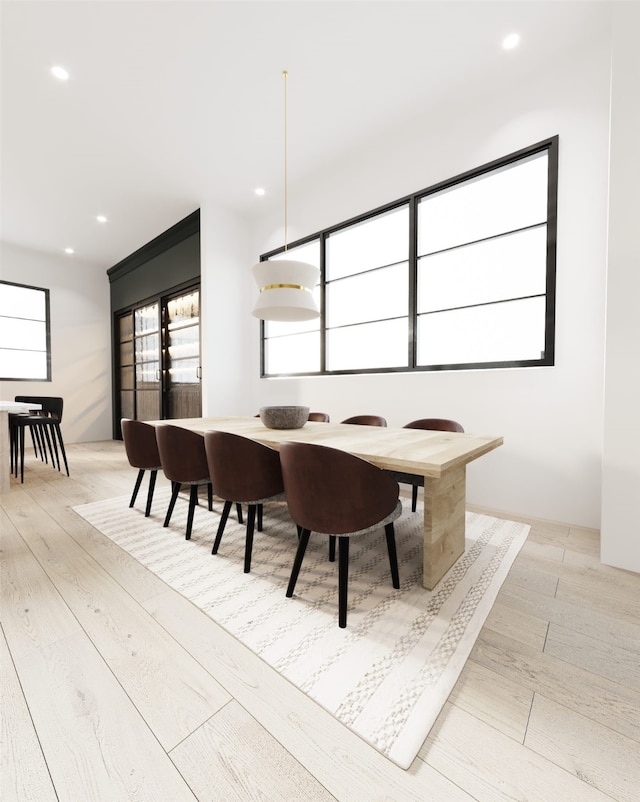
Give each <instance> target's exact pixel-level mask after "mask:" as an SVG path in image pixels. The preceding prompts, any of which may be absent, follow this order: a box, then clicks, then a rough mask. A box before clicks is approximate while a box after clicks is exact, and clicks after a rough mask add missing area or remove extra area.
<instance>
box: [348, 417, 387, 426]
mask: <svg viewBox="0 0 640 802" xmlns="http://www.w3.org/2000/svg"><path fill="white" fill-rule="evenodd" d="M340 422H341V423H356V424H358V425H359V426H386V425H387V421H386V419H385V418H383V417H382V415H353V416H352V417H351V418H345V419H344V420H343V421H340Z"/></svg>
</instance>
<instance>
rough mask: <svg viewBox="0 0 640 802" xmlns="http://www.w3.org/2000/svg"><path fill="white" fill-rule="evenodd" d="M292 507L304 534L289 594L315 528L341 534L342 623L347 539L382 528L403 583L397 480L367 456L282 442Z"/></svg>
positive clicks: (342, 622) (342, 619) (343, 620)
mask: <svg viewBox="0 0 640 802" xmlns="http://www.w3.org/2000/svg"><path fill="white" fill-rule="evenodd" d="M280 463H281V465H282V477H283V480H284V490H285V495H286V499H287V505H288V507H289V512H290V513H291V517H292V518H293V520H294V522H295V523H296V525H297V526H298V527H299V531H300V540H299V542H298V549H297V552H296V556H295V560H294V563H293V568H292V570H291V577H290V579H289V585H288V587H287V593H286V595H287V596H288V597H289V598H290V597H291V596H293V592H294V590H295V586H296V582H297V579H298V574H299V573H300V568H301V566H302V560H303V559H304V554H305V551H306V548H307V544H308V542H309V537H310V535H311V532H315V533H317V534H322V535H324V536H325V537H326V536H327V535H329V536H330V537H333V538H336V537H337V538H338V626H340V627H342V628H344V627H346V625H347V585H348V577H349V541H350V539H351V538H352V537H359V536H364V535H368V534H370V533H372V532H375V531H376V530H378V529H380V528H384V530H385V536H386V540H387V550H388V553H389V565H390V568H391V579H392V583H393V587H394V588H399V587H400V578H399V573H398V558H397V553H396V541H395V533H394V528H393V522H394V521H395V520H396V518H398V517H399V516H400V514H401V512H402V504H401V502H400V501H399V499H398V496H399V488H398V483H397V482H396V481H395V480H394V479H393V478H392V477H391V476H390V475H389V474H388V473H387V472H386V471H383V470H381V469H380V468H377V467H376V466H375V465H372V464H371V463H370V462H367V460H364V459H361V458H360V457H356V456H355V455H353V454H349V453H347V452H346V451H340V450H339V449H335V448H330V447H328V446H319V445H315V444H312V443H289V442H285V443H282V445H281V446H280Z"/></svg>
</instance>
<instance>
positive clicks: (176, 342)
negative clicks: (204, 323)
mask: <svg viewBox="0 0 640 802" xmlns="http://www.w3.org/2000/svg"><path fill="white" fill-rule="evenodd" d="M199 353H200V326H198V325H195V326H188V327H187V328H184V329H175V330H174V331H171V332H169V357H170V358H171V359H180V358H182V357H186V356H197V355H198V354H199Z"/></svg>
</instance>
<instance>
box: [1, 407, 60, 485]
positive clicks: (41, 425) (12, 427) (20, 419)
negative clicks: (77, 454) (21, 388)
mask: <svg viewBox="0 0 640 802" xmlns="http://www.w3.org/2000/svg"><path fill="white" fill-rule="evenodd" d="M15 400H16V401H19V402H21V403H25V404H39V405H40V406H41V407H42V409H41V410H39V411H34V412H30V413H26V414H20V413H17V414H13V415H10V416H9V431H10V447H11V464H12V468H13V469H14V472H15V476H16V477H17V476H18V463H20V481H21V482H24V432H25V429H27V428H28V429H29V431H30V433H31V438H32V441H33V447H34V451H35V452H36V454H37V453H38V452H39V453H40V459H42V460H44V461H45V462H48V460H47V448H48V450H49V454H50V456H51V465H52V467H54V468H55V467H57V469H58V470H60V453H61V454H62V458H63V460H64V467H65V470H66V472H67V476H69V464H68V462H67V454H66V451H65V448H64V440H63V439H62V430H61V429H60V424H61V423H62V411H63V408H64V401H63V399H62V398H60V397H59V396H36V395H17V396H16V397H15ZM58 447H59V448H60V452H58Z"/></svg>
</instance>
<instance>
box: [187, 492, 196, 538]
mask: <svg viewBox="0 0 640 802" xmlns="http://www.w3.org/2000/svg"><path fill="white" fill-rule="evenodd" d="M197 506H198V485H191V489H190V491H189V512H188V513H187V531H186V533H185V540H191V528H192V526H193V514H194V512H195V511H196V507H197Z"/></svg>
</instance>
